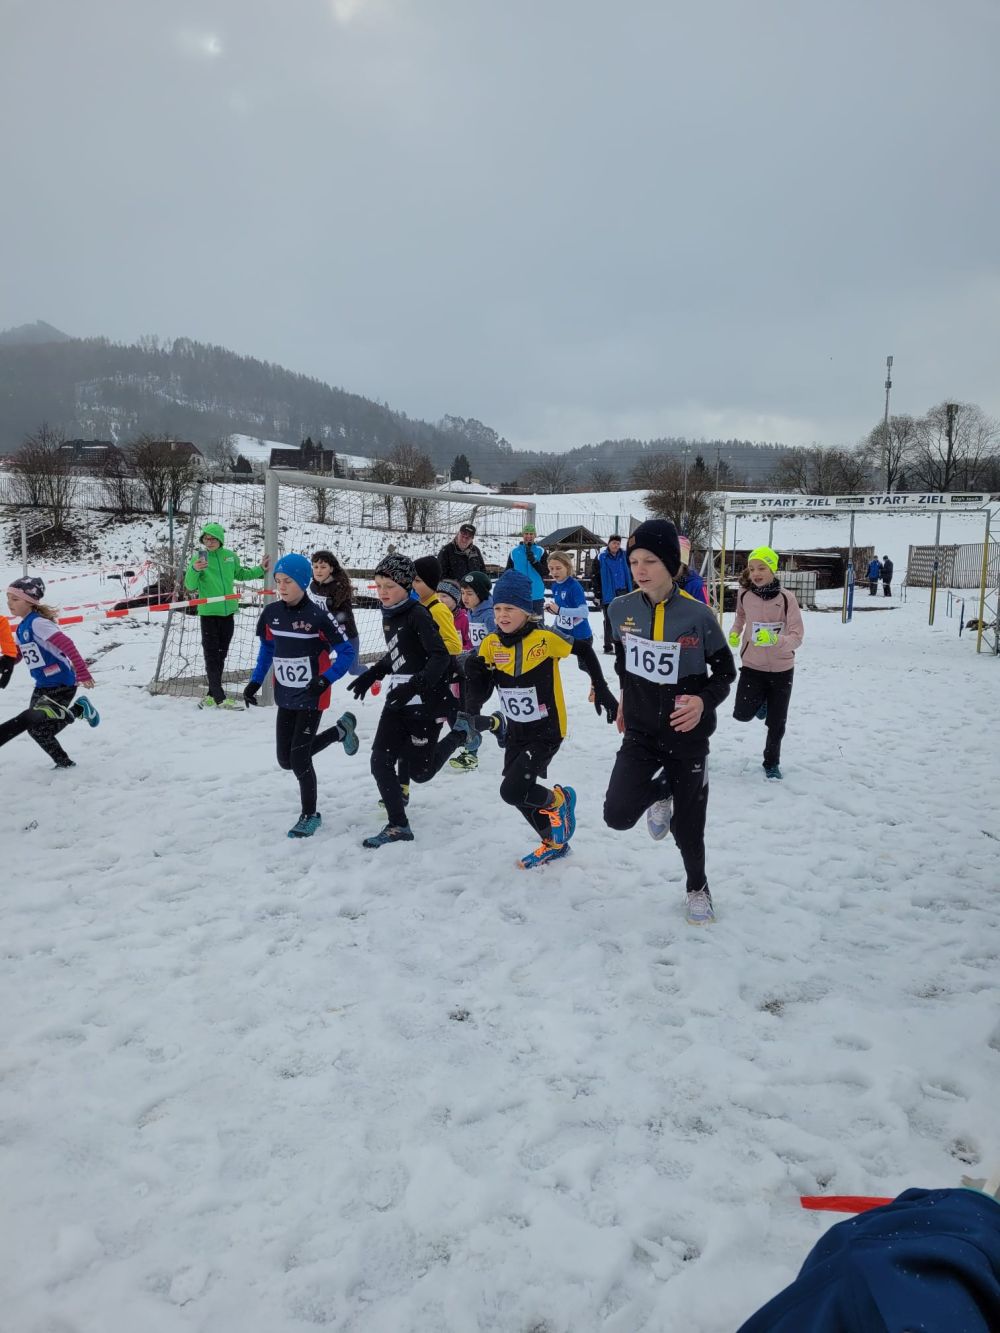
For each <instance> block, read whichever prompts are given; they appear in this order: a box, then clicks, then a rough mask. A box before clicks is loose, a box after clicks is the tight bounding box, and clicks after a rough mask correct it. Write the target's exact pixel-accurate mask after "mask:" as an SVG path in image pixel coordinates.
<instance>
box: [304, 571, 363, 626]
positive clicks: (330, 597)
mask: <svg viewBox="0 0 1000 1333" xmlns="http://www.w3.org/2000/svg"><path fill="white" fill-rule="evenodd" d="M309 597H310V599H311V600H312V601H314V602H315V603H316V605H317V606H322V607H323V608H324V609H325V610H327V611H329V613H330V615H331V616H333V618H334V620H335V621H336V622H337V624H338V625H339V626H340V627H341V629H342V630H343V631H344V633H345V634H346V635H347V637H348V638H349V639H356V638H357V637H358V627H357V624H356V622H355V619H354V608H353V607H352V606H351V581H350V579H349V578H348V577H347V575H346V574H343V575H342V576H341V578H339V579H337V578H332V579H330V580H329V582H327V583H319V582H318V581H317V580H316V579H313V581H312V583H310V585H309Z"/></svg>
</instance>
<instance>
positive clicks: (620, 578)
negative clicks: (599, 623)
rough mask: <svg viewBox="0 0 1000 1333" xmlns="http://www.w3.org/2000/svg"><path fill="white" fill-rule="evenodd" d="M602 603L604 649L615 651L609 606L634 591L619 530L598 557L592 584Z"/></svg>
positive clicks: (612, 535)
mask: <svg viewBox="0 0 1000 1333" xmlns="http://www.w3.org/2000/svg"><path fill="white" fill-rule="evenodd" d="M592 587H593V589H594V592H596V593H597V598H598V601H599V602H600V604H601V614H602V615H603V617H604V651H605V652H606V653H608V654H611V653H613V652H614V646H613V645H612V642H611V637H612V636H611V622H610V621H609V620H608V607H609V606H610V605H611V603H612V602H613V601H614V600H615V598H616V597H621V596H622V595H623V594H624V593H627V592H631V591H632V575H631V573H630V571H629V567H628V556H627V555H626V554H625V552H624V551H623V550H622V539H621V537H620V536H619V534H618V533H617V532H613V533H612V534H611V536H610V537H609V538H608V544H607V546H606V547H605V548H604V550H603V551H602V552H601V553H600V555H599V556H598V557H597V573H596V574H595V575H594V581H593V584H592Z"/></svg>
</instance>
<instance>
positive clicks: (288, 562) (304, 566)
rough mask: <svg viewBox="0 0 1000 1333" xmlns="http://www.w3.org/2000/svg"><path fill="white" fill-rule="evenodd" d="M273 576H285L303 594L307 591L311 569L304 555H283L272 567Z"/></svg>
mask: <svg viewBox="0 0 1000 1333" xmlns="http://www.w3.org/2000/svg"><path fill="white" fill-rule="evenodd" d="M274 572H275V574H287V575H288V577H289V578H290V579H294V580H295V582H296V583H297V584H298V585H299V587H300V588H301V589H302V591H303V592H308V591H309V585H310V583H312V576H313V567H312V565H311V564H310V563H309V561H308V560H307V559H306V557H305V556H304V555H283V556H282V557H281V559H280V560H279V561H278V563H277V564H276V565H275V567H274Z"/></svg>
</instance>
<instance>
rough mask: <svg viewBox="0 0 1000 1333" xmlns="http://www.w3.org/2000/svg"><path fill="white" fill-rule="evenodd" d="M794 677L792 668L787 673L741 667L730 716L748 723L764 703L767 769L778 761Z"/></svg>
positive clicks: (765, 764) (765, 763)
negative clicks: (765, 711)
mask: <svg viewBox="0 0 1000 1333" xmlns="http://www.w3.org/2000/svg"><path fill="white" fill-rule="evenodd" d="M794 674H795V669H794V667H793V668H792V669H791V670H790V671H758V670H757V669H756V667H746V666H745V667H740V683H739V685H737V687H736V703H735V704H734V705H733V717H734V718H735V719H736V721H737V722H749V721H750V719H751V718H752V717H753V716H754V715H755V714H756V712H757V710H758V709H759V708H760V707H761V706H762V705H763V704H765V703H766V704H767V719H766V721H767V740H766V741H765V742H764V766H765V767H766V768H773V767H774V766H775V765H776V764H777V763H778V762H779V761H780V759H781V738H782V736H784V734H785V721H786V719H787V717H788V702H789V700H790V699H791V697H792V676H793V675H794Z"/></svg>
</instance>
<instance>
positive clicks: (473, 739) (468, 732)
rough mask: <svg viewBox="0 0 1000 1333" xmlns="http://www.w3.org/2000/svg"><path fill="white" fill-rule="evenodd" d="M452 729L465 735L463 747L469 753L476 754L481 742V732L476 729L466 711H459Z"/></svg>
mask: <svg viewBox="0 0 1000 1333" xmlns="http://www.w3.org/2000/svg"><path fill="white" fill-rule="evenodd" d="M453 730H455V731H457V732H458V733H459V735H461V736H464V737H465V748H466V751H467V752H468V753H469V754H476V753H477V751H478V750H479V747H480V745H482V743H483V734H482V732H481V731H477V730H476V728H475V724H474V722H473V719H472V718H471V717H470V716H469V714H468V713H459V715H458V717H457V718H456V719H455V726H454V728H453Z"/></svg>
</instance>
